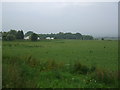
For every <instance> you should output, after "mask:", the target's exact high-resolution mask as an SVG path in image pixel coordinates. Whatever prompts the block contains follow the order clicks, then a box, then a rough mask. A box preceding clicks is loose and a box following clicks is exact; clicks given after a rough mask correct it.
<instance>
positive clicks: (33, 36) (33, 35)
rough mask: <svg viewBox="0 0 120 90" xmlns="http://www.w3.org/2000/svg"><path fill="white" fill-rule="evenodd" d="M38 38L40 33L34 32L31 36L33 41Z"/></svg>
mask: <svg viewBox="0 0 120 90" xmlns="http://www.w3.org/2000/svg"><path fill="white" fill-rule="evenodd" d="M37 38H38V35H37V34H35V33H33V34H32V35H31V36H30V40H31V41H37Z"/></svg>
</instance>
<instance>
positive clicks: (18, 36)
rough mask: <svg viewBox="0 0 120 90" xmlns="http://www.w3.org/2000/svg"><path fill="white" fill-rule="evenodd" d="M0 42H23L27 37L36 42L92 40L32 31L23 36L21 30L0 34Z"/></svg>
mask: <svg viewBox="0 0 120 90" xmlns="http://www.w3.org/2000/svg"><path fill="white" fill-rule="evenodd" d="M1 33H2V40H5V41H12V40H23V39H24V37H28V36H29V39H30V40H31V41H36V40H37V39H38V37H39V38H40V39H46V38H47V37H53V38H54V39H80V40H93V39H94V38H93V36H91V35H82V34H81V33H71V32H68V33H63V32H59V33H56V34H55V33H51V34H36V33H34V32H33V31H28V32H27V33H25V34H24V32H23V30H18V31H17V30H10V31H8V32H1Z"/></svg>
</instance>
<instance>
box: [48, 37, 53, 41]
mask: <svg viewBox="0 0 120 90" xmlns="http://www.w3.org/2000/svg"><path fill="white" fill-rule="evenodd" d="M46 39H48V40H53V39H54V37H46Z"/></svg>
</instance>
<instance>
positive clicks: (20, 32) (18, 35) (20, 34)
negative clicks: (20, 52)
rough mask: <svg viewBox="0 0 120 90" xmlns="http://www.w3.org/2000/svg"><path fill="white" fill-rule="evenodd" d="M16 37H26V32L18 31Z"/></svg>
mask: <svg viewBox="0 0 120 90" xmlns="http://www.w3.org/2000/svg"><path fill="white" fill-rule="evenodd" d="M16 38H17V39H24V33H23V31H22V30H21V31H18V32H17V35H16Z"/></svg>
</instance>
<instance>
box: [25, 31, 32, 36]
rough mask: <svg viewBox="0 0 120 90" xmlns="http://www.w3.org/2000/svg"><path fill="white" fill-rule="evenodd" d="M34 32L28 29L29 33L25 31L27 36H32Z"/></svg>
mask: <svg viewBox="0 0 120 90" xmlns="http://www.w3.org/2000/svg"><path fill="white" fill-rule="evenodd" d="M32 34H33V32H32V31H28V32H27V33H25V36H30V35H32Z"/></svg>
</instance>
